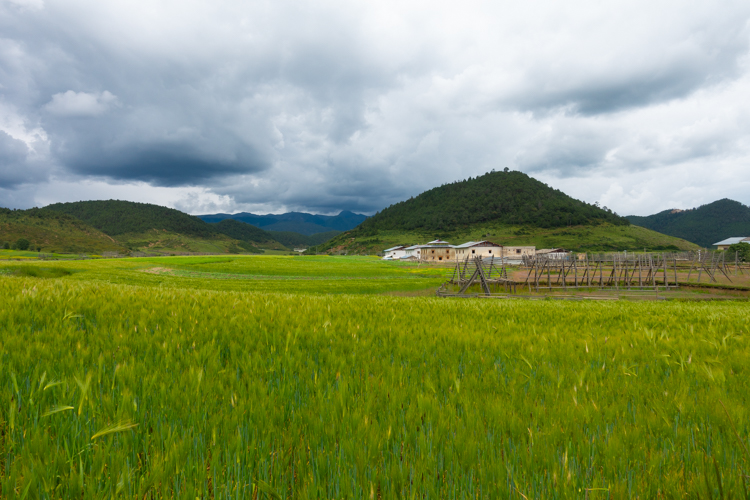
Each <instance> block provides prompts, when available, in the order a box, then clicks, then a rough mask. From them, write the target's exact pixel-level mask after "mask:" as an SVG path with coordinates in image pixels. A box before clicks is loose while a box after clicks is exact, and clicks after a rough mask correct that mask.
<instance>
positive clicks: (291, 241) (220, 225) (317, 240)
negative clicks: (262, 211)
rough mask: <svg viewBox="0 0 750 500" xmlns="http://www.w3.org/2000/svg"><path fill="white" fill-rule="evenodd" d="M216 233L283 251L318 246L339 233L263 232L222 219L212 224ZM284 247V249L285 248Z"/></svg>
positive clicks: (256, 228)
mask: <svg viewBox="0 0 750 500" xmlns="http://www.w3.org/2000/svg"><path fill="white" fill-rule="evenodd" d="M212 225H213V226H214V227H215V228H216V230H217V231H219V232H221V233H223V234H226V235H227V236H230V237H232V238H234V239H236V240H240V241H244V242H248V243H251V244H253V245H255V246H258V247H262V248H270V249H274V250H285V249H292V248H299V247H304V248H307V247H310V246H313V245H320V244H321V243H325V242H326V241H328V240H330V239H331V238H333V237H334V236H336V235H337V234H339V233H341V231H327V232H324V233H316V234H313V235H310V236H308V235H306V234H301V233H296V232H282V231H265V230H263V229H260V228H259V227H256V226H253V225H252V224H248V223H247V222H242V221H239V220H236V219H224V220H222V221H220V222H216V223H213V224H212ZM285 247H286V248H285Z"/></svg>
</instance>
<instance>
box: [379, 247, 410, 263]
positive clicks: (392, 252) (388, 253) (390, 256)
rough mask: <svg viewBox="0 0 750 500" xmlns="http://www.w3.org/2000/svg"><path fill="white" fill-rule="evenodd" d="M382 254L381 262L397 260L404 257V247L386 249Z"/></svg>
mask: <svg viewBox="0 0 750 500" xmlns="http://www.w3.org/2000/svg"><path fill="white" fill-rule="evenodd" d="M383 253H384V254H385V256H384V257H383V260H397V259H400V258H401V257H405V256H406V247H405V246H404V245H400V246H397V247H391V248H386V249H385V250H383Z"/></svg>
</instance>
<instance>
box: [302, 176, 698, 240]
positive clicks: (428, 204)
mask: <svg viewBox="0 0 750 500" xmlns="http://www.w3.org/2000/svg"><path fill="white" fill-rule="evenodd" d="M436 237H439V238H442V239H445V240H448V241H450V242H452V243H462V242H465V241H469V240H475V241H476V240H481V239H490V240H492V241H495V242H496V243H499V244H503V245H509V246H512V245H534V246H536V247H537V248H550V247H565V248H568V249H570V250H575V251H614V250H643V249H644V248H645V249H648V250H674V249H682V250H688V249H693V248H697V246H696V245H694V244H692V243H689V242H687V241H684V240H681V239H679V238H674V237H671V236H667V235H663V234H659V233H657V232H654V231H651V230H648V229H645V228H641V227H632V226H630V222H629V221H628V220H627V219H626V218H624V217H620V216H618V215H617V214H615V213H613V212H611V211H610V210H606V209H603V208H599V207H598V206H596V205H590V204H588V203H584V202H582V201H579V200H576V199H574V198H571V197H570V196H568V195H566V194H565V193H563V192H561V191H559V190H556V189H553V188H551V187H549V186H547V185H546V184H544V183H542V182H539V181H537V180H536V179H533V178H531V177H529V176H528V175H526V174H523V173H521V172H490V173H488V174H485V175H483V176H480V177H477V178H475V179H467V180H465V181H460V182H454V183H452V184H446V185H443V186H440V187H437V188H434V189H431V190H429V191H426V192H424V193H422V194H420V195H419V196H416V197H414V198H411V199H409V200H407V201H403V202H400V203H396V204H395V205H392V206H390V207H388V208H386V209H384V210H383V211H381V212H379V213H377V214H375V215H374V216H373V217H371V218H369V219H367V220H366V221H364V222H363V223H362V224H360V225H359V226H358V227H357V228H356V229H354V230H351V231H346V232H344V233H342V234H340V235H339V236H337V237H336V238H334V239H333V240H331V241H329V242H327V243H325V244H324V245H322V246H321V247H319V248H318V249H317V250H318V251H327V252H331V253H340V252H346V253H376V252H380V251H382V250H383V249H385V248H388V247H390V246H395V245H402V244H415V243H425V242H427V241H429V240H432V239H434V238H436Z"/></svg>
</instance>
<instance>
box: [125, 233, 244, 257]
mask: <svg viewBox="0 0 750 500" xmlns="http://www.w3.org/2000/svg"><path fill="white" fill-rule="evenodd" d="M117 239H118V240H119V241H121V242H122V243H123V244H124V245H125V246H127V247H128V248H130V249H132V250H137V251H142V252H158V253H243V252H244V250H243V249H242V248H241V247H239V246H238V244H239V243H240V242H239V241H237V240H234V239H232V238H230V237H229V236H226V235H223V234H217V235H215V236H213V237H211V238H200V237H197V236H189V235H185V234H180V233H174V232H171V231H166V230H158V229H152V230H150V231H146V232H143V233H126V234H120V235H118V236H117Z"/></svg>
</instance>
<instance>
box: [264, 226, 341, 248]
mask: <svg viewBox="0 0 750 500" xmlns="http://www.w3.org/2000/svg"><path fill="white" fill-rule="evenodd" d="M268 232H269V233H270V234H271V235H272V236H273V238H274V239H275V240H276V241H278V242H280V243H283V244H284V245H285V246H286V247H287V248H309V247H312V246H316V245H322V244H323V243H325V242H327V241H329V240H331V239H332V238H334V237H336V236H337V235H339V234H341V231H335V230H334V231H326V232H325V233H315V234H312V235H310V236H308V235H305V234H300V233H295V232H282V231H268Z"/></svg>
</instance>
